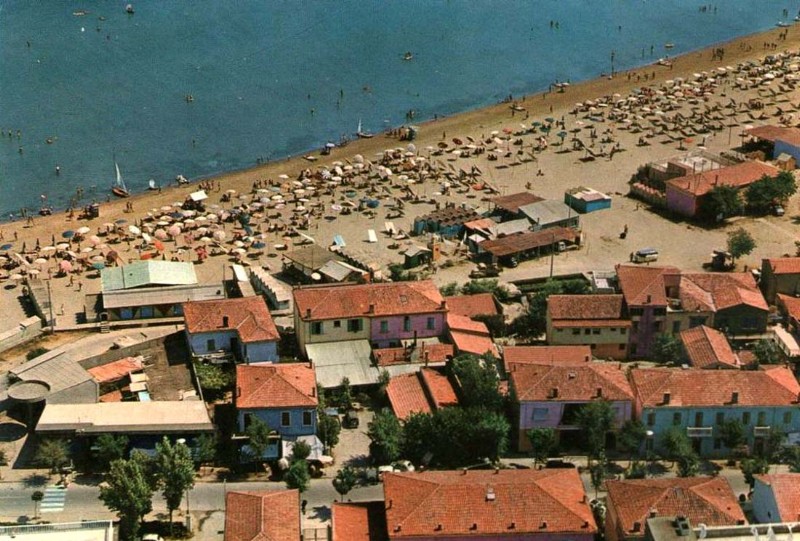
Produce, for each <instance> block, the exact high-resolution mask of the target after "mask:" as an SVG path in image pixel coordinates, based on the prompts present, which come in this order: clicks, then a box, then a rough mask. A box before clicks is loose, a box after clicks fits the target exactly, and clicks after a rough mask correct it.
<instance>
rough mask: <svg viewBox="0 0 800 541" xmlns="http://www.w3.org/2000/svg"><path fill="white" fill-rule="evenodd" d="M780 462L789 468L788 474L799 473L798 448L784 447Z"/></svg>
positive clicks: (799, 459)
mask: <svg viewBox="0 0 800 541" xmlns="http://www.w3.org/2000/svg"><path fill="white" fill-rule="evenodd" d="M781 462H783V463H784V464H786V465H787V466H789V472H791V473H800V447H798V446H797V445H792V446H790V447H784V449H783V453H782V456H781Z"/></svg>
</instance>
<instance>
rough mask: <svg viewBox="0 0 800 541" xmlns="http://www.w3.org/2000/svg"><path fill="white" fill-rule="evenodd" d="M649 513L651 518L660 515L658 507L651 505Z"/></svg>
mask: <svg viewBox="0 0 800 541" xmlns="http://www.w3.org/2000/svg"><path fill="white" fill-rule="evenodd" d="M648 515H649V516H650V518H655V517H657V516H658V509H656V508H655V507H651V508H650V513H648Z"/></svg>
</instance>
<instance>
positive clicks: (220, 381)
mask: <svg viewBox="0 0 800 541" xmlns="http://www.w3.org/2000/svg"><path fill="white" fill-rule="evenodd" d="M194 371H195V373H196V374H197V379H198V381H199V382H200V387H201V388H202V389H203V391H208V392H210V393H211V394H218V393H220V392H222V391H224V390H225V389H227V388H228V387H230V386H231V385H232V384H233V380H234V377H233V375H232V374H231V373H230V372H226V371H225V370H224V369H223V368H222V367H220V366H219V365H216V364H206V363H201V362H197V363H194Z"/></svg>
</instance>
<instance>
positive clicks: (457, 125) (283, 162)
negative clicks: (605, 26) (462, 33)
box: [0, 23, 800, 240]
mask: <svg viewBox="0 0 800 541" xmlns="http://www.w3.org/2000/svg"><path fill="white" fill-rule="evenodd" d="M799 30H800V23H798V24H793V25H792V26H790V27H776V28H772V29H769V30H766V31H764V32H758V33H753V34H747V35H745V36H741V37H738V38H734V39H732V40H729V41H725V42H721V43H716V44H713V45H710V46H708V47H705V48H702V49H697V50H693V51H690V52H687V53H684V54H682V55H678V56H674V57H670V61H671V62H672V66H671V67H666V66H661V65H657V63H653V62H650V63H646V64H642V65H639V66H638V67H634V68H631V69H628V70H624V71H618V72H615V73H614V76H613V77H612V76H610V75H608V74H606V75H605V76H601V77H597V78H594V79H587V80H584V81H579V82H575V83H570V84H569V86H568V87H567V88H566V89H560V90H559V91H546V92H534V93H532V94H527V95H525V96H521V97H519V99H514V102H515V103H518V104H520V105H521V106H522V107H524V108H525V109H526V110H527V111H528V113H529V114H530V117H529V118H528V117H526V120H527V121H528V122H530V121H533V120H536V119H539V120H541V119H542V118H544V117H546V116H554V117H562V116H565V115H567V114H569V112H570V111H571V109H572V106H574V104H575V103H577V102H583V101H586V100H593V99H596V98H599V97H601V96H608V95H612V94H614V93H619V94H623V95H624V94H627V93H630V92H631V91H632V90H633V89H634V88H639V87H644V86H650V85H657V84H660V83H662V82H663V81H665V80H667V79H671V78H674V77H687V76H690V75H691V74H692V73H693V72H698V71H705V70H708V69H713V68H716V67H720V66H727V65H731V64H737V63H739V62H743V61H746V60H749V59H755V58H763V57H764V56H767V55H768V54H770V53H778V52H781V51H785V50H791V49H796V48H798V47H800V31H799ZM783 32H786V34H787V38H786V39H785V40H784V41H780V40H778V35H779V34H781V33H783ZM756 42H760V44H759V46H756V45H757V43H756ZM765 42H775V43H777V44H778V45H779V47H778V48H777V49H775V50H774V51H771V50H765V49H762V47H761V46H760V45H763V43H765ZM719 48H723V49H725V56H724V60H713V59H712V58H711V53H712V51H714V50H716V49H719ZM665 57H666V55H665ZM637 74H639V75H643V74H646V75H647V76H648V79H647V80H636V79H635V75H637ZM512 113H513V111H511V109H510V103H509V102H505V101H504V102H500V103H495V104H493V105H488V106H484V107H479V108H476V109H470V110H467V111H463V112H459V113H455V114H452V115H449V116H439V117H437V118H433V119H429V120H425V121H422V122H418V123H415V122H413V121H412V122H411V123H412V124H413V125H415V126H418V127H419V134H418V136H417V138H416V139H415V140H414V144H415V145H416V146H417V147H418V148H424V147H425V146H428V145H435V144H436V143H437V142H438V141H441V140H442V139H443V138H445V139H447V138H448V137H447V134H448V133H449V134H451V135H450V137H452V136H459V137H463V136H467V135H473V136H480V135H481V134H482V132H483V133H485V132H487V131H490V130H492V129H494V128H496V127H500V126H502V125H504V124H513V125H514V126H517V125H518V124H519V123H520V122H525V121H526V120H523V118H521V117H519V118H518V117H515V116H514V114H512ZM407 124H408V123H407ZM407 124H406V125H407ZM388 134H389V132H379V133H375V134H374V137H372V138H370V139H354V140H351V141H349V142H348V144H347V145H346V146H345V147H339V146H337V147H336V148H334V149H333V150H332V152H331V153H330V155H328V156H321V155H320V152H319V149H315V150H312V151H308V152H302V153H298V154H294V155H291V156H287V157H285V158H281V159H280V160H273V161H269V162H266V163H262V164H257V165H253V166H251V167H247V168H243V169H238V170H232V171H223V172H219V173H212V174H209V175H205V176H202V177H197V178H195V179H193V180H191V181H190V182H189V183H188V184H180V185H178V184H175V183H170V184H169V185H166V186H162V190H161V192H158V191H153V190H144V191H143V192H140V193H134V194H131V197H129V198H115V197H114V196H112V195H111V194H110V184H109V197H110V199H109V200H105V201H98V203H99V205H100V216H101V218H100V220H101V221H107V218H116V217H122V216H123V215H124V214H125V213H126V212H127V211H126V210H125V208H126V205H127V203H132V204H133V205H134V206H140V205H141V203H142V202H143V201H151V202H152V205H147V206H153V207H158V206H161V205H163V204H165V203H167V202H173V201H177V200H178V199H183V198H185V196H186V195H187V194H188V193H189V192H192V191H196V190H199V189H200V183H201V182H209V181H213V182H214V183H219V185H220V188H221V189H222V190H225V189H236V190H237V191H238V192H240V193H248V192H249V190H250V184H252V182H253V181H255V180H257V179H267V178H276V177H278V175H280V174H286V175H289V177H290V178H292V177H294V176H296V175H298V174H299V172H300V171H301V170H303V169H306V168H317V167H320V166H323V165H330V164H331V163H332V162H334V161H337V160H342V159H345V158H347V157H352V156H353V155H355V154H362V155H364V156H365V157H366V158H367V159H369V158H370V157H372V156H374V155H375V154H377V153H379V152H382V151H383V150H384V149H386V148H389V147H397V146H405V144H407V142H406V141H399V140H398V139H397V138H395V137H391V136H389V135H388ZM443 136H444V137H443ZM308 155H313V156H314V157H315V158H316V160H315V161H313V162H310V161H306V160H305V159H304V157H305V156H308ZM178 194H181V196H180V197H178ZM88 204H90V202H89V201H87V202H85V203H82V204H81V206H80V208H76V209H74V210H75V213H76V218H75V219H74V220H73V223H74V222H75V221H79V220H78V219H77V216H78V215H80V211H81V210H82V207H83V206H85V205H88ZM66 212H67V209H55V208H54V209H53V214H52V215H49V216H40V215H39V214H38V209H32V214H30V213H29V216H32V217H33V219H34V225H29V224H26V219H25V218H22V217H18V216H16V215H15V218H14V220H13V221H4V222H2V226H0V227H2V228H3V229H4V230H5V231H12V232H17V234H18V236H19V238H20V240H22V239H23V238H24V237H28V238H32V237H33V236H34V235H29V234H28V233H31V230H37V229H40V228H41V227H42V226H43V225H45V226H46V227H47V232H49V230H50V229H51V228H52V227H53V224H55V223H56V222H61V223H62V224H63V223H65V221H69V220H68V219H67V218H66ZM83 222H84V221H83V220H81V223H83ZM6 239H7V237H6Z"/></svg>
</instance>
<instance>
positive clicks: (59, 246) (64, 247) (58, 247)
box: [56, 242, 69, 250]
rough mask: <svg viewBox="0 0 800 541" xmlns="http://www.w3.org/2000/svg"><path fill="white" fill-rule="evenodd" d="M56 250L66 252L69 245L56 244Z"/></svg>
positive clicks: (63, 243)
mask: <svg viewBox="0 0 800 541" xmlns="http://www.w3.org/2000/svg"><path fill="white" fill-rule="evenodd" d="M56 248H57V249H59V250H67V249H69V244H67V243H66V242H59V243H58V244H56Z"/></svg>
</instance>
